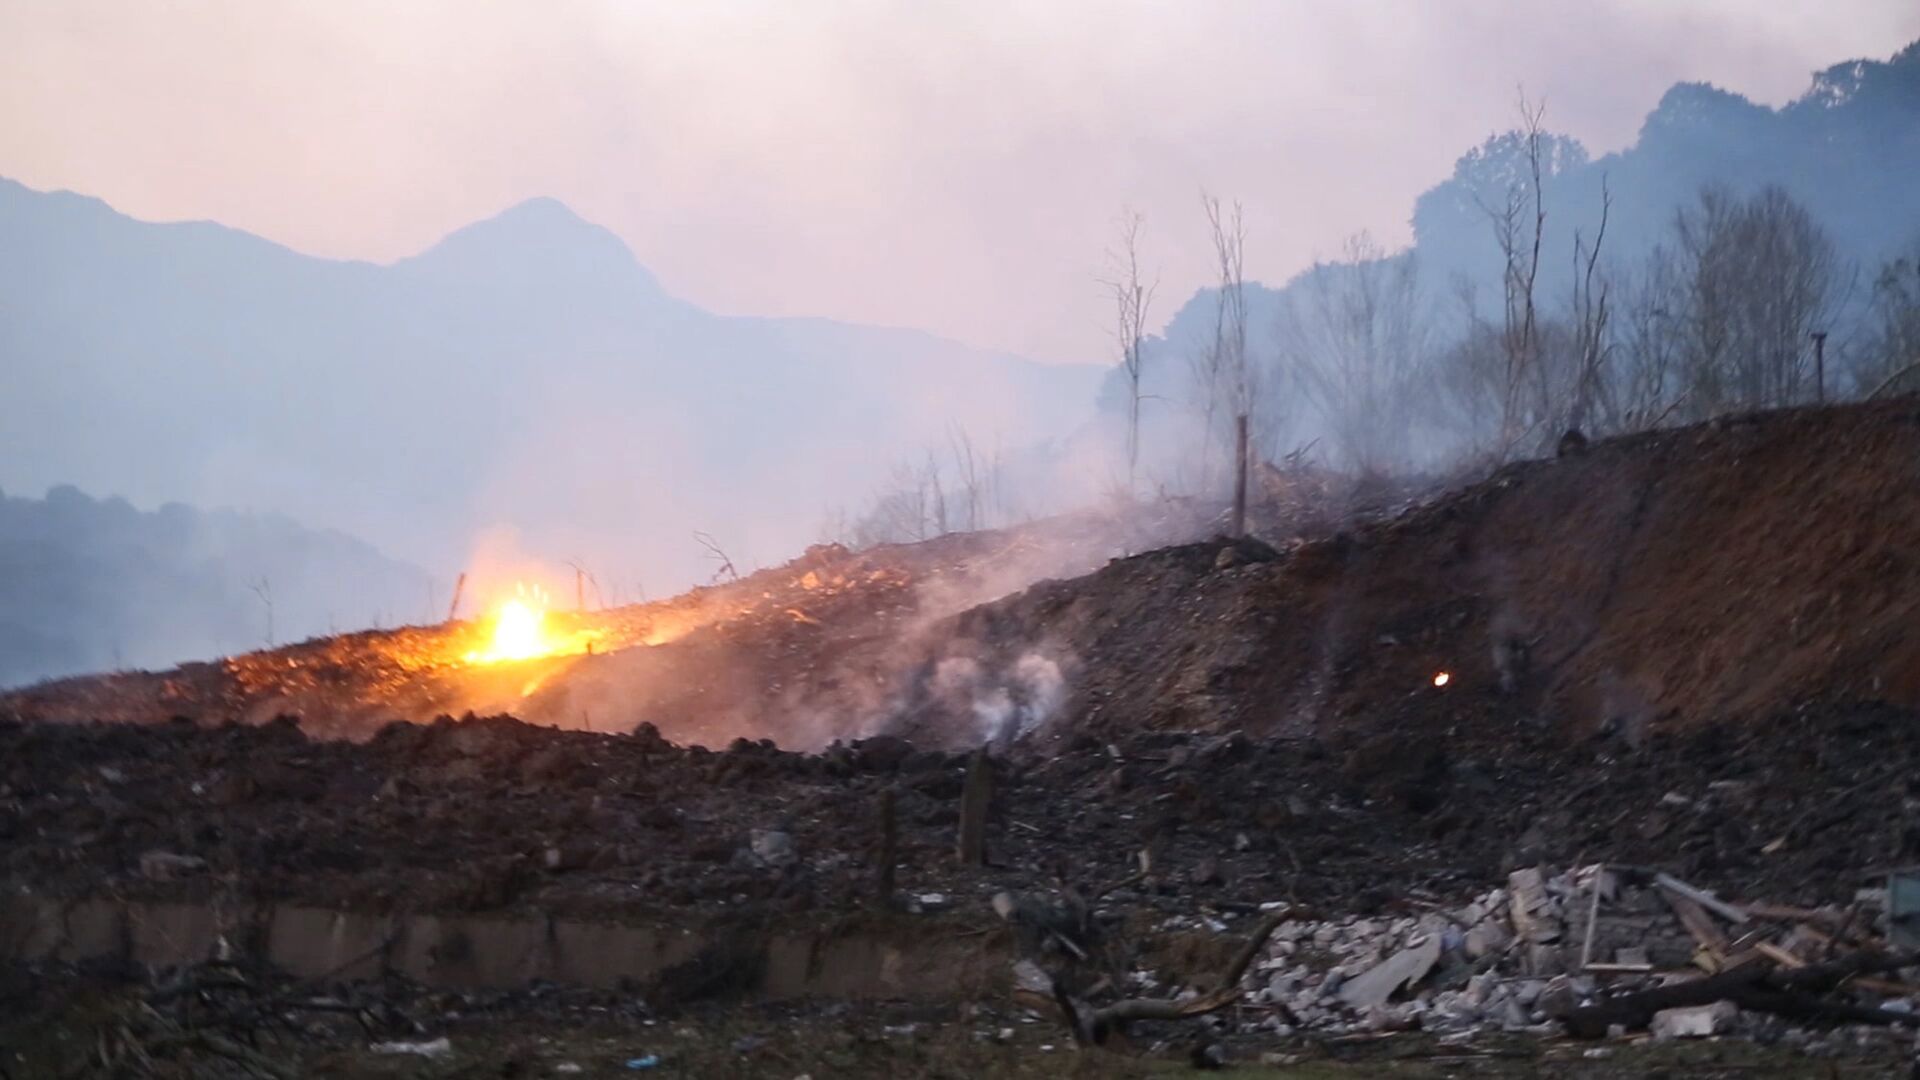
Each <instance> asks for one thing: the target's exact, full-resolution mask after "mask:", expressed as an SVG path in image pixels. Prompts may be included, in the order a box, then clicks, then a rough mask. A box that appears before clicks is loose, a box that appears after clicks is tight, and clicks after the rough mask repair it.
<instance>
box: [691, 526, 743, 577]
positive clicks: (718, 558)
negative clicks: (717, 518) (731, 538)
mask: <svg viewBox="0 0 1920 1080" xmlns="http://www.w3.org/2000/svg"><path fill="white" fill-rule="evenodd" d="M693 538H694V539H695V540H696V541H698V542H699V544H700V546H701V547H703V548H706V549H707V558H709V559H712V560H713V561H714V562H716V563H718V564H719V565H718V567H717V568H716V569H715V570H714V571H713V580H715V581H719V580H720V579H721V578H723V577H724V578H726V579H727V580H728V581H739V580H740V571H738V570H735V569H734V568H733V560H732V559H730V558H728V557H727V553H726V552H725V551H723V550H721V548H720V542H719V541H718V540H715V539H714V538H713V534H712V533H704V532H701V531H700V530H698V529H695V530H694V531H693Z"/></svg>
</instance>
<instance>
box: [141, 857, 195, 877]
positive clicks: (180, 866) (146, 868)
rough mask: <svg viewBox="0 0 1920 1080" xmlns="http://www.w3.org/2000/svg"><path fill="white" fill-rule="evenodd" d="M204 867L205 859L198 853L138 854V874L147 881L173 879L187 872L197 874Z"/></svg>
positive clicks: (186, 874)
mask: <svg viewBox="0 0 1920 1080" xmlns="http://www.w3.org/2000/svg"><path fill="white" fill-rule="evenodd" d="M206 868H207V860H205V859H203V858H200V857H199V856H198V855H179V854H175V853H174V852H171V851H149V852H146V853H145V854H143V855H141V856H140V876H141V877H143V878H146V879H147V880H148V881H173V880H175V879H177V878H182V877H186V876H188V875H189V874H197V873H199V872H201V871H202V870H205V869H206Z"/></svg>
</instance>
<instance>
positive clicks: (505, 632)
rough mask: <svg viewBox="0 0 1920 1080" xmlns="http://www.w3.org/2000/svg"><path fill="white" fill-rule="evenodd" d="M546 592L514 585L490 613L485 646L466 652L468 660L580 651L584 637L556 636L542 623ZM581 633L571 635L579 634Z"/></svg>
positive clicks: (491, 660)
mask: <svg viewBox="0 0 1920 1080" xmlns="http://www.w3.org/2000/svg"><path fill="white" fill-rule="evenodd" d="M546 620H547V592H546V590H545V589H542V588H540V587H539V586H538V585H536V586H534V587H532V588H528V587H527V586H526V585H524V584H522V585H515V586H514V596H513V597H512V598H511V599H509V600H507V601H506V602H505V603H503V604H501V605H500V607H499V609H498V610H496V611H495V612H494V613H493V632H492V634H491V635H490V636H489V637H488V639H487V647H486V648H484V649H477V650H475V651H473V652H469V653H467V656H466V659H467V662H468V663H472V664H496V663H500V662H502V661H508V660H532V659H534V658H536V657H541V656H551V655H553V654H555V653H566V652H581V651H583V650H585V649H586V648H587V647H588V644H589V641H587V640H574V639H573V638H567V637H558V636H555V635H554V634H552V633H550V632H549V631H548V630H547V626H546ZM579 637H581V635H574V638H579Z"/></svg>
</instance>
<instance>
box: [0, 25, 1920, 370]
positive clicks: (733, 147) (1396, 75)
mask: <svg viewBox="0 0 1920 1080" xmlns="http://www.w3.org/2000/svg"><path fill="white" fill-rule="evenodd" d="M1916 36H1920V5H1916V4H1914V3H1913V2H1912V0H1857V2H1835V0H1817V2H1815V0H1809V2H1768V3H1753V2H1749V0H1696V2H1674V0H1611V2H1600V0H1596V2H1591V3H1581V4H1566V5H1555V6H1554V7H1553V8H1552V10H1551V11H1550V12H1549V11H1548V10H1547V9H1546V7H1545V6H1544V5H1540V4H1537V3H1524V2H1519V0H1512V2H1481V3H1445V4H1435V3H1425V2H1411V0H1408V2H1400V3H1368V4H1347V3H1320V4H1302V3H1278V2H1274V3H1211V2H1210V3H1181V4H1174V3H1164V4H1120V3H1073V4H1069V3H1048V4H1026V5H1017V6H1016V5H989V4H981V3H964V4H963V3H937V4H936V3H926V4H883V3H871V4H855V3H847V4H834V5H827V4H813V3H809V4H792V3H787V2H773V0H770V2H766V3H738V4H733V3H715V4H693V3H638V2H631V0H627V2H612V0H610V2H604V3H592V4H589V3H575V4H562V5H555V4H535V3H525V4H507V3H488V4H472V3H463V2H447V3H424V2H422V3H409V4H391V3H360V2H344V0H339V2H330V3H325V4H298V5H289V4H262V3H253V2H236V3H229V4H220V3H167V4H133V5H130V4H124V3H92V2H84V0H62V2H59V3H51V2H39V0H0V175H4V176H10V177H12V178H14V179H17V180H20V181H22V182H23V183H26V184H27V185H29V186H31V187H35V188H40V189H43V190H45V189H62V188H64V189H71V190H76V191H81V192H86V193H88V194H93V195H98V196H100V197H102V198H105V199H106V200H108V201H109V202H111V203H112V204H113V205H115V206H116V207H118V208H120V209H121V210H123V211H125V212H127V213H129V214H132V215H134V216H136V217H140V218H146V219H151V220H168V219H212V220H217V221H220V222H223V223H225V224H228V225H232V226H235V227H238V228H243V229H247V230H249V231H252V232H256V233H258V234H260V235H263V236H266V237H268V238H270V239H273V240H277V241H280V242H282V243H285V244H288V245H290V246H292V247H294V248H296V249H298V250H301V251H305V252H310V253H314V254H320V255H327V256H333V257H353V258H368V259H374V260H379V261H387V260H393V259H397V258H400V257H402V256H406V255H410V254H413V253H416V252H418V251H420V250H422V249H424V248H426V247H428V246H429V245H431V244H432V243H433V242H434V241H435V240H437V239H438V238H440V237H441V236H443V235H444V234H446V233H447V232H449V231H451V230H453V229H455V228H458V227H460V226H462V225H465V224H466V223H468V222H471V221H474V220H477V219H480V218H484V217H487V216H489V215H490V214H493V213H495V212H497V211H499V210H500V209H501V208H503V207H506V206H509V205H511V204H514V203H517V202H519V201H521V200H523V199H526V198H529V197H534V196H553V197H556V198H558V199H560V200H562V201H563V202H565V203H566V204H567V205H568V206H570V207H571V208H573V209H574V210H575V211H577V212H578V213H580V214H581V215H582V216H584V217H585V218H587V219H588V220H591V221H595V222H600V223H603V224H605V225H607V226H608V227H610V228H612V229H613V230H614V231H615V232H616V233H617V234H618V235H619V236H621V237H622V238H623V239H624V240H626V241H627V242H628V244H629V245H630V246H631V247H632V248H633V250H634V252H635V254H636V255H637V256H638V258H639V260H640V262H641V263H642V264H644V265H645V266H647V267H648V268H650V269H651V270H652V271H653V272H654V273H655V274H657V275H658V277H659V279H660V281H661V283H662V284H663V285H664V286H665V287H666V288H667V289H668V290H669V291H670V292H672V293H673V294H675V295H677V296H680V297H683V298H685V299H686V300H689V301H691V302H693V303H696V304H699V305H701V306H703V307H706V308H708V309H712V310H717V311H722V312H734V313H743V314H746V313H751V314H763V315H777V314H807V315H824V316H830V317H833V318H839V319H845V320H853V321H860V322H868V323H879V324H885V325H898V326H913V327H916V328H921V329H926V330H931V331H934V332H936V333H940V334H943V335H945V336H948V337H952V338H955V339H958V340H961V341H965V342H969V343H972V344H976V345H982V346H987V347H991V348H1001V349H1007V350H1011V351H1014V352H1018V353H1022V354H1026V355H1030V356H1035V357H1039V358H1043V359H1051V360H1083V361H1084V360H1091V359H1096V358H1103V357H1104V356H1105V355H1106V353H1107V352H1108V351H1109V350H1110V346H1109V343H1108V337H1107V323H1108V318H1107V315H1108V312H1107V309H1106V303H1105V300H1104V299H1103V297H1102V295H1101V293H1100V290H1099V288H1098V286H1097V285H1096V284H1095V283H1094V282H1093V280H1092V279H1093V276H1094V271H1095V269H1096V268H1097V266H1098V262H1099V255H1100V252H1101V251H1102V250H1103V248H1104V247H1105V246H1106V245H1107V243H1108V241H1109V238H1110V233H1111V230H1110V226H1111V221H1112V218H1113V216H1114V214H1115V212H1116V211H1117V209H1118V208H1119V207H1120V206H1121V205H1122V204H1131V205H1133V206H1135V207H1137V208H1138V209H1140V210H1141V211H1143V212H1144V213H1145V214H1146V216H1147V219H1148V223H1149V225H1148V228H1149V232H1148V237H1147V246H1148V256H1149V261H1150V262H1151V263H1152V264H1154V265H1156V266H1159V267H1161V268H1162V269H1163V295H1164V296H1166V297H1169V298H1172V300H1173V302H1175V303H1177V302H1178V299H1179V298H1183V297H1185V296H1187V295H1189V294H1190V293H1191V292H1192V289H1193V288H1194V287H1195V286H1197V285H1199V284H1201V283H1202V281H1203V279H1204V277H1205V274H1206V259H1207V255H1206V252H1205V250H1204V240H1203V228H1204V224H1203V221H1202V220H1201V217H1200V214H1199V208H1198V200H1197V197H1196V196H1197V193H1198V191H1199V189H1200V188H1201V187H1202V186H1203V185H1204V186H1205V187H1207V188H1209V189H1211V190H1214V191H1216V192H1220V193H1223V194H1225V195H1228V196H1230V197H1239V198H1241V199H1244V200H1245V201H1246V203H1247V206H1248V211H1249V222H1248V224H1249V232H1250V236H1249V240H1248V250H1247V257H1248V274H1249V277H1252V278H1260V279H1264V280H1272V281H1277V280H1284V279H1285V278H1287V277H1288V276H1290V275H1291V274H1292V273H1294V272H1295V271H1297V270H1299V269H1301V268H1302V267H1304V266H1305V265H1307V264H1308V263H1309V262H1310V261H1311V260H1312V259H1313V258H1314V257H1315V256H1316V255H1330V254H1333V253H1336V252H1337V251H1338V250H1339V246H1340V242H1341V239H1342V238H1343V237H1344V236H1346V235H1347V234H1348V233H1350V232H1352V231H1353V230H1354V229H1356V228H1359V227H1363V226H1364V227H1369V228H1371V229H1372V230H1373V231H1374V234H1375V235H1376V236H1377V237H1379V238H1380V239H1381V240H1382V241H1384V242H1386V243H1387V244H1389V245H1397V244H1400V243H1404V242H1405V241H1406V239H1407V238H1408V235H1409V234H1408V231H1407V228H1406V224H1405V223H1406V221H1407V217H1408V209H1409V207H1410V206H1411V205H1412V203H1413V200H1414V197H1415V196H1416V195H1418V194H1419V193H1420V192H1421V191H1423V190H1424V189H1426V188H1428V187H1429V186H1431V185H1432V184H1434V183H1435V182H1437V181H1439V180H1441V179H1443V178H1444V177H1445V176H1446V175H1447V173H1448V171H1449V169H1450V168H1451V166H1452V163H1453V161H1454V159H1455V158H1456V157H1457V156H1458V155H1459V153H1460V151H1461V149H1462V148H1463V147H1467V146H1471V145H1474V144H1476V143H1478V142H1479V141H1480V140H1481V139H1482V138H1484V137H1485V136H1486V135H1487V134H1488V133H1489V132H1491V131H1493V130H1495V129H1496V128H1499V127H1504V126H1505V125H1506V123H1507V121H1508V119H1509V118H1510V116H1511V114H1512V101H1513V97H1514V93H1515V88H1516V85H1519V84H1524V85H1525V86H1526V87H1527V89H1528V91H1529V93H1531V94H1533V95H1536V96H1541V97H1545V98H1546V99H1547V100H1548V101H1549V102H1550V122H1551V124H1552V126H1553V127H1554V128H1555V129H1556V130H1559V131H1564V132H1566V133H1569V134H1571V135H1574V136H1576V137H1578V138H1580V139H1581V140H1583V141H1584V142H1585V143H1586V144H1587V146H1588V147H1589V148H1591V149H1593V150H1594V151H1595V152H1596V153H1597V152H1604V151H1607V150H1611V149H1615V148H1617V147H1619V146H1622V145H1624V144H1626V143H1628V142H1630V141H1631V139H1632V137H1633V135H1634V133H1635V131H1636V129H1637V127H1638V125H1639V123H1640V120H1641V118H1642V117H1643V116H1645V115H1646V113H1647V112H1648V110H1649V109H1650V108H1651V107H1652V106H1653V104H1654V103H1655V102H1656V101H1657V100H1658V99H1659V97H1660V95H1661V93H1662V92H1663V91H1665V90H1666V89H1667V87H1668V86H1670V85H1671V84H1673V83H1675V82H1678V81H1683V80H1688V81H1696V80H1697V81H1708V82H1712V83H1715V84H1717V85H1720V86H1724V87H1726V88H1728V89H1730V90H1734V91H1737V92H1739V93H1742V94H1745V95H1747V96H1748V97H1750V98H1753V99H1754V100H1757V101H1760V102H1764V103H1771V104H1778V103H1781V102H1784V101H1785V100H1787V99H1789V98H1791V97H1792V96H1793V95H1795V94H1797V93H1798V92H1800V91H1801V90H1802V89H1804V88H1805V86H1806V84H1807V78H1808V74H1809V72H1811V71H1813V70H1815V69H1816V68H1820V67H1823V66H1825V65H1826V64H1829V63H1831V62H1833V61H1834V60H1835V59H1836V58H1840V57H1849V56H1880V55H1885V54H1886V52H1887V51H1888V50H1889V49H1890V48H1891V47H1893V46H1894V45H1896V44H1898V43H1901V42H1905V41H1908V40H1911V39H1913V38H1914V37H1916ZM1165 314H1167V312H1164V311H1163V312H1162V313H1161V315H1162V317H1164V315H1165Z"/></svg>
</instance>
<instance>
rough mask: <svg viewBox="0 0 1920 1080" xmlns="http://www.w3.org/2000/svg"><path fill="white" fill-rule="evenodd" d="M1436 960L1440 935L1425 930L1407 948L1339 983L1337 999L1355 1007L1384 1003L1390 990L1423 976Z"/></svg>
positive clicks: (1364, 1007)
mask: <svg viewBox="0 0 1920 1080" xmlns="http://www.w3.org/2000/svg"><path fill="white" fill-rule="evenodd" d="M1439 961H1440V938H1439V937H1438V935H1435V934H1428V935H1427V936H1426V939H1425V940H1423V941H1422V942H1421V943H1420V944H1418V945H1411V946H1408V947H1407V948H1404V949H1402V950H1400V951H1399V952H1397V953H1395V954H1393V955H1392V956H1390V957H1388V958H1387V959H1386V960H1383V961H1381V962H1380V963H1379V964H1376V965H1374V966H1373V967H1371V968H1368V969H1367V970H1366V971H1363V972H1361V973H1360V974H1359V975H1357V976H1355V977H1354V978H1352V979H1350V980H1348V981H1347V982H1346V983H1345V984H1344V985H1342V986H1341V987H1340V1000H1341V1001H1344V1002H1346V1003H1347V1004H1348V1005H1350V1006H1352V1007H1353V1008H1356V1009H1367V1008H1372V1007H1374V1006H1377V1005H1384V1004H1386V1001H1387V999H1388V998H1390V997H1392V996H1393V992H1394V991H1396V990H1398V989H1400V988H1401V987H1402V986H1406V985H1411V984H1413V983H1417V982H1419V981H1420V980H1421V979H1424V978H1426V977H1427V972H1429V971H1432V970H1433V965H1434V964H1436V963H1438V962H1439Z"/></svg>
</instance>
